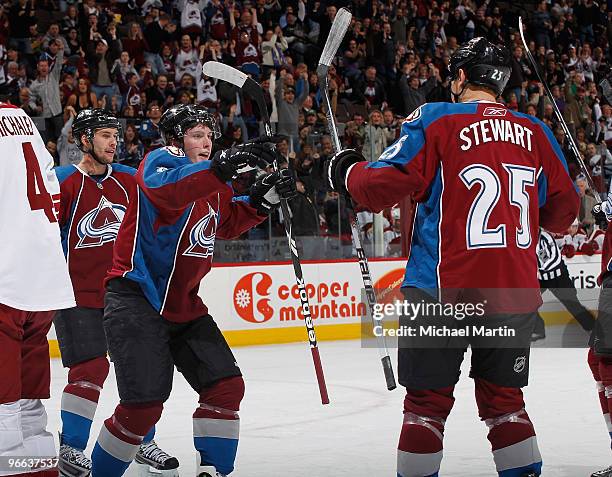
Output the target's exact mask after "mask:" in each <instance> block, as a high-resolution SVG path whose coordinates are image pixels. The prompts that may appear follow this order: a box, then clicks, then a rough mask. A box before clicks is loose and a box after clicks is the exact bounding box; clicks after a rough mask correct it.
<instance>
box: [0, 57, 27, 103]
mask: <svg viewBox="0 0 612 477" xmlns="http://www.w3.org/2000/svg"><path fill="white" fill-rule="evenodd" d="M23 87H25V82H22V81H20V77H19V65H18V64H17V62H16V61H9V62H8V64H7V67H6V75H5V76H4V82H3V83H2V84H1V85H0V94H2V95H4V96H5V97H8V98H10V99H12V100H13V101H15V100H16V98H17V96H18V94H19V90H20V89H21V88H23ZM28 93H29V92H28Z"/></svg>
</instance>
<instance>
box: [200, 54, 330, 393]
mask: <svg viewBox="0 0 612 477" xmlns="http://www.w3.org/2000/svg"><path fill="white" fill-rule="evenodd" d="M202 72H203V73H204V74H205V75H206V76H210V77H212V78H217V79H220V80H223V81H227V82H228V83H231V84H233V85H235V86H238V87H239V88H240V89H242V90H243V91H244V92H245V93H248V94H249V95H250V96H251V97H252V98H253V99H254V100H255V102H256V103H257V107H258V108H259V114H261V117H262V120H263V123H264V128H265V131H266V136H268V137H270V138H271V137H272V128H271V127H270V115H269V114H268V108H267V107H266V100H265V97H264V93H263V90H262V89H261V86H260V85H259V84H257V83H256V82H255V81H254V80H253V79H251V78H249V77H248V76H247V75H246V74H244V73H243V72H241V71H238V70H237V69H235V68H232V67H231V66H228V65H225V64H223V63H219V62H217V61H208V62H206V63H204V66H203V67H202ZM273 166H274V170H278V162H277V161H276V159H275V160H274V164H273ZM281 210H282V212H283V221H284V223H285V232H286V234H287V240H288V241H289V250H290V251H291V261H292V262H293V271H294V272H295V281H296V282H297V286H298V289H299V291H300V301H301V305H302V314H303V315H304V324H305V325H306V330H307V331H308V341H309V342H310V351H311V352H312V361H313V363H314V368H315V373H316V375H317V383H318V384H319V392H320V394H321V403H323V404H329V396H328V395H327V386H326V385H325V376H324V375H323V366H322V365H321V356H320V355H319V348H318V346H317V336H316V334H315V329H314V324H313V322H312V315H311V314H310V304H309V302H308V293H307V292H306V282H305V281H304V274H303V273H302V265H301V264H300V257H299V255H298V250H297V245H296V243H295V239H294V238H293V233H292V231H291V219H290V212H289V204H287V199H281Z"/></svg>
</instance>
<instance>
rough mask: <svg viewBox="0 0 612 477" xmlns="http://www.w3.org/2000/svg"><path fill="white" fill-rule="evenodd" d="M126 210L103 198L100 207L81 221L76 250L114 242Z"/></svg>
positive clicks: (88, 213) (78, 225) (78, 227)
mask: <svg viewBox="0 0 612 477" xmlns="http://www.w3.org/2000/svg"><path fill="white" fill-rule="evenodd" d="M125 209H126V208H125V206H123V205H121V204H113V203H112V202H111V201H110V200H108V199H107V198H106V197H104V196H103V197H102V198H101V199H100V203H99V204H98V207H96V208H95V209H93V210H90V211H89V212H87V213H86V214H85V215H84V216H83V218H82V219H81V220H79V223H78V224H77V230H76V233H77V236H78V237H79V242H78V243H77V245H76V247H75V248H90V247H99V246H100V245H104V244H105V243H107V242H114V241H115V239H116V238H117V232H119V226H120V225H121V222H122V221H123V217H124V216H125Z"/></svg>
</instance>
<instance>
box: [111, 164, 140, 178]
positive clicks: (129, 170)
mask: <svg viewBox="0 0 612 477" xmlns="http://www.w3.org/2000/svg"><path fill="white" fill-rule="evenodd" d="M111 167H112V170H113V172H123V173H125V174H129V175H131V176H134V175H136V172H137V171H136V169H134V168H133V167H130V166H126V165H125V164H115V163H113V164H111Z"/></svg>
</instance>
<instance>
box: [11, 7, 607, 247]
mask: <svg viewBox="0 0 612 477" xmlns="http://www.w3.org/2000/svg"><path fill="white" fill-rule="evenodd" d="M342 6H346V7H349V8H350V10H351V12H352V13H353V20H352V23H351V25H350V27H349V31H348V33H347V35H346V37H345V40H344V42H343V44H342V46H341V47H340V50H339V54H338V58H337V59H336V60H335V61H334V63H333V65H332V67H331V68H330V71H329V84H330V90H329V93H330V95H331V100H332V105H333V109H334V112H335V115H336V117H337V118H338V121H339V123H340V124H339V129H340V133H341V136H342V143H343V145H344V147H352V148H356V149H359V150H361V151H362V152H363V154H364V156H365V157H366V158H367V159H368V160H370V161H376V160H377V158H378V157H379V155H380V154H381V153H382V151H383V150H384V149H385V148H386V147H387V146H389V145H390V144H391V143H392V142H393V141H394V140H395V139H396V138H397V137H398V136H399V131H400V126H401V122H402V118H404V117H405V116H406V115H408V114H410V113H411V112H412V111H413V110H415V109H416V108H417V107H419V106H420V105H421V104H423V103H425V102H434V101H450V93H449V89H448V83H449V72H448V69H447V65H448V63H449V58H450V56H451V55H452V54H453V52H454V51H455V50H456V48H457V47H458V46H459V45H461V44H462V43H464V42H465V41H467V40H470V39H471V38H474V37H478V36H484V37H486V38H487V39H489V40H490V41H492V42H494V43H496V44H500V45H504V46H506V47H507V48H508V49H509V50H510V51H511V54H512V66H513V70H512V76H511V78H510V81H509V83H508V86H507V88H506V91H505V92H504V94H503V97H502V98H501V99H500V100H501V101H503V102H504V103H506V104H507V105H508V107H509V108H511V109H513V110H517V111H520V112H524V113H527V114H530V115H533V116H537V117H538V118H540V119H542V120H543V121H544V122H545V123H546V124H548V125H549V126H550V128H551V130H552V131H553V134H554V136H555V138H556V140H557V141H558V142H559V144H560V146H561V148H562V150H563V152H564V154H565V156H566V159H567V161H568V164H569V168H570V172H571V174H572V177H573V178H574V179H576V180H577V183H580V184H582V185H583V184H584V181H583V178H582V176H581V173H580V169H579V167H578V164H577V161H576V160H575V159H574V157H573V155H572V153H571V152H570V150H569V148H568V141H567V138H566V137H565V136H564V133H563V129H562V128H561V127H560V126H559V124H558V121H557V119H556V117H555V114H554V112H553V107H552V104H551V103H550V102H549V100H548V99H547V97H546V96H545V95H544V91H543V87H542V84H540V83H539V82H538V79H537V76H536V73H535V71H534V69H533V67H532V65H531V64H530V62H529V61H528V59H527V57H526V55H525V52H524V51H523V46H522V43H521V40H520V36H519V35H518V32H517V19H518V15H519V14H520V15H523V16H524V17H526V18H527V28H528V33H529V41H530V43H529V49H530V50H531V52H532V54H533V55H534V57H535V58H536V61H537V62H538V63H539V65H540V68H541V70H542V72H543V74H544V77H545V81H546V82H547V83H548V85H549V86H550V88H551V90H552V93H553V95H554V97H555V102H556V104H557V106H558V107H559V109H560V110H561V111H562V114H563V116H564V117H565V119H566V121H567V123H568V125H569V127H570V129H571V131H572V134H573V136H574V138H575V140H576V142H577V144H578V147H579V149H580V153H581V155H582V156H583V159H584V161H585V163H586V164H587V166H588V168H589V169H590V171H591V173H592V174H593V176H594V179H595V182H596V187H597V188H598V189H599V190H598V192H600V193H601V192H604V191H607V188H608V187H609V183H610V178H611V177H612V155H611V153H610V148H611V147H612V106H611V105H610V104H608V103H607V101H606V99H605V96H604V95H602V91H601V88H599V87H598V84H599V82H600V81H601V80H602V79H604V78H605V77H606V76H607V75H608V74H609V70H610V66H609V65H610V59H611V58H610V55H611V53H610V48H609V38H610V37H612V27H611V26H610V21H611V19H612V14H611V13H609V12H608V10H607V3H606V2H602V3H601V4H599V3H597V2H594V1H591V0H561V1H555V0H553V1H551V2H547V1H542V2H538V3H535V2H517V3H516V4H512V3H510V2H496V1H493V0H492V1H489V0H485V1H482V0H478V1H475V0H455V1H436V0H431V1H428V0H385V1H381V0H352V1H337V2H325V1H318V0H242V1H238V0H15V1H14V2H13V3H11V2H10V1H9V2H5V3H4V4H3V6H2V7H0V8H1V9H0V65H1V68H0V97H1V98H2V99H3V100H5V101H10V102H12V103H13V104H16V105H19V106H20V107H22V108H23V109H24V110H26V111H27V112H28V114H29V115H31V116H32V117H35V118H37V119H36V124H37V125H38V126H39V128H40V129H41V130H42V133H43V135H44V137H45V140H46V141H47V146H48V149H49V151H50V152H51V154H52V155H53V156H54V157H55V158H56V161H57V163H58V164H69V163H74V162H77V161H78V160H79V158H80V156H79V151H78V149H77V148H76V146H75V143H74V140H73V138H72V137H71V132H70V125H71V123H72V119H73V118H74V116H75V115H76V114H77V113H78V112H79V111H80V110H81V109H83V108H88V107H102V108H107V109H109V110H111V111H113V112H114V113H116V114H117V115H118V116H119V117H120V118H122V121H123V123H124V124H125V127H124V130H123V133H122V134H123V136H124V137H123V141H122V142H121V144H120V146H119V148H118V157H117V160H118V161H119V162H122V163H125V164H128V165H132V166H135V167H137V166H138V164H139V162H140V161H141V160H142V158H143V156H144V155H145V154H146V153H147V151H150V150H151V149H154V148H156V147H160V146H161V145H162V144H163V142H162V140H161V136H160V133H159V130H158V126H157V124H158V122H159V119H160V117H161V114H162V113H163V111H164V109H165V108H167V107H169V106H171V105H173V104H178V103H200V104H203V105H205V106H207V107H208V108H209V109H210V110H211V111H214V112H215V113H216V114H217V116H218V119H219V122H220V124H221V126H222V131H223V136H222V138H221V140H220V141H219V144H218V146H219V147H227V146H231V145H233V144H236V143H241V142H243V141H245V140H247V139H248V138H252V137H254V136H257V135H259V134H261V133H262V129H261V126H260V122H259V119H260V114H259V111H258V110H257V107H256V105H255V104H254V103H253V102H252V101H251V99H250V98H249V97H248V96H247V95H244V94H243V93H242V92H241V91H240V90H239V89H238V88H236V87H235V86H232V85H230V84H228V83H225V82H217V81H216V80H213V79H211V78H208V77H206V76H204V75H203V74H202V64H203V63H204V62H206V61H210V60H215V61H221V62H224V63H227V64H230V65H233V66H235V67H237V68H239V69H241V70H242V71H244V72H245V73H247V74H249V75H251V76H252V77H253V78H254V79H256V80H257V81H258V82H259V83H260V84H261V85H262V86H263V87H264V89H265V91H266V101H267V106H268V109H269V112H270V114H271V118H272V122H273V126H274V127H275V131H276V133H277V134H281V135H283V136H284V138H285V139H284V140H283V141H282V142H281V143H280V144H279V150H280V151H281V153H282V154H283V155H284V156H285V158H286V159H287V164H288V165H289V167H292V168H293V169H294V170H295V172H296V174H297V177H298V181H299V183H298V190H299V192H300V194H299V195H298V197H297V198H296V199H294V201H293V204H292V209H293V210H294V211H295V212H294V215H295V217H294V224H295V229H297V230H294V231H296V232H297V233H298V234H299V235H302V236H315V235H319V234H325V233H328V234H335V235H338V233H340V234H341V235H348V234H349V233H350V230H349V225H348V222H347V217H346V212H345V210H346V209H345V207H343V204H341V203H340V204H339V203H338V201H342V200H343V199H342V198H339V197H338V196H337V194H334V193H331V192H329V191H328V190H327V188H326V186H325V183H324V181H323V178H322V168H323V164H324V161H325V160H326V159H327V158H328V157H329V156H330V154H332V152H333V148H332V142H331V139H330V137H329V136H328V135H327V133H326V128H325V114H324V111H323V108H322V98H321V91H320V89H319V82H318V78H317V75H316V72H315V70H316V66H317V63H318V60H319V57H320V53H321V50H322V47H323V45H324V44H325V40H326V39H327V36H328V33H329V30H330V27H331V23H332V21H333V19H334V17H335V15H336V12H337V9H338V8H340V7H342ZM250 179H252V178H244V179H243V180H242V181H240V182H239V183H236V184H235V187H236V189H237V191H240V189H241V188H243V189H244V188H246V187H248V185H249V182H248V181H249V180H250ZM582 185H581V187H580V189H581V190H584V187H583V186H582ZM589 200H590V199H589V197H588V196H587V195H586V194H585V199H584V200H583V207H582V209H583V212H581V217H580V220H581V221H583V224H584V225H585V226H591V225H592V222H589V221H590V214H589V213H588V211H589V210H590V208H589V205H590V202H589ZM394 217H396V214H393V213H389V214H387V215H386V219H385V228H386V230H387V231H393V230H394ZM270 229H274V230H275V231H278V232H279V233H281V232H280V222H279V221H278V219H277V223H276V224H274V227H270V225H268V224H264V225H262V227H261V229H259V232H260V233H261V234H262V235H261V236H262V237H264V236H265V233H266V230H270ZM257 233H258V232H257V231H255V232H253V234H254V236H256V235H257ZM275 233H276V232H275ZM255 238H257V237H255ZM349 241H350V239H349Z"/></svg>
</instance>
